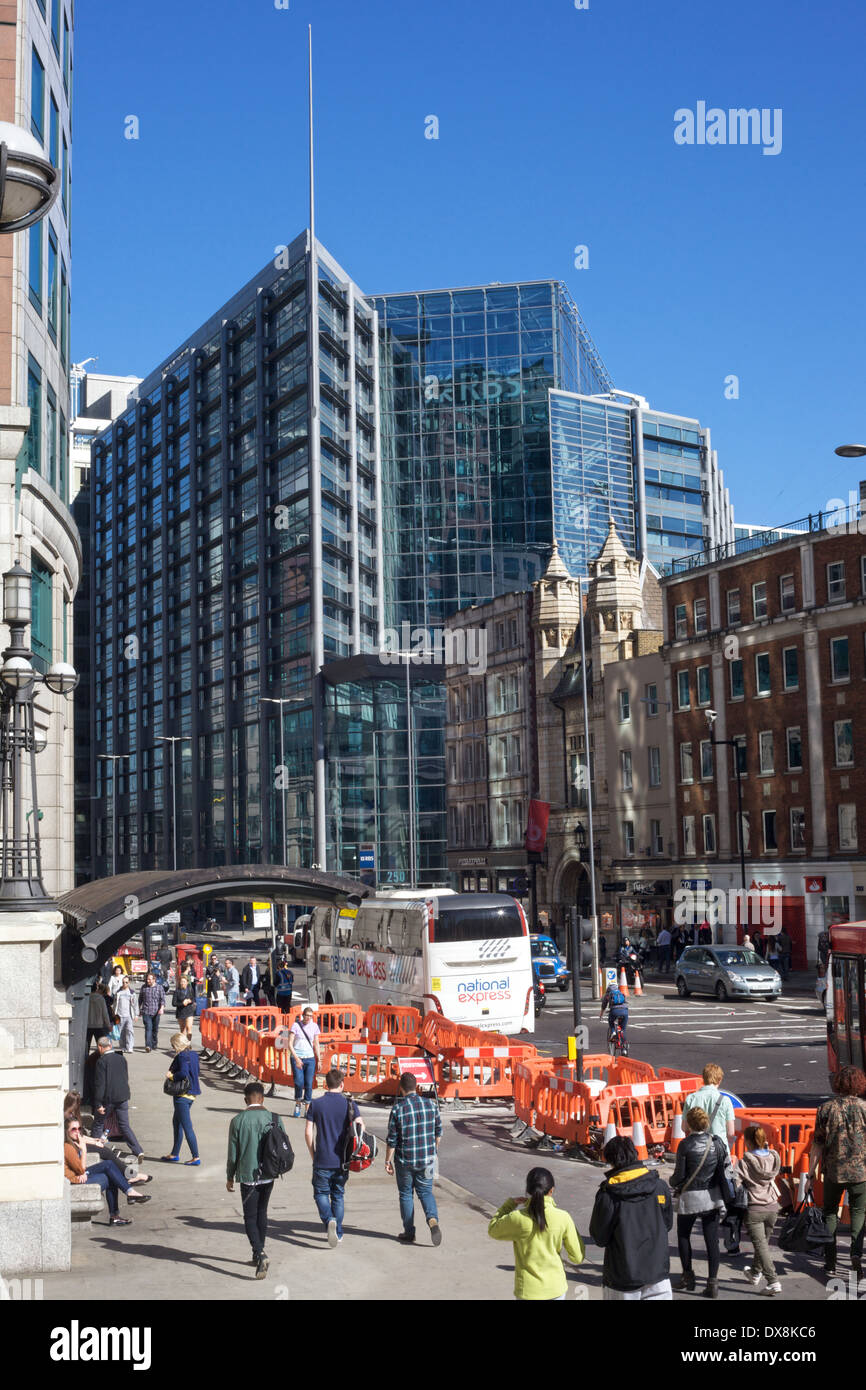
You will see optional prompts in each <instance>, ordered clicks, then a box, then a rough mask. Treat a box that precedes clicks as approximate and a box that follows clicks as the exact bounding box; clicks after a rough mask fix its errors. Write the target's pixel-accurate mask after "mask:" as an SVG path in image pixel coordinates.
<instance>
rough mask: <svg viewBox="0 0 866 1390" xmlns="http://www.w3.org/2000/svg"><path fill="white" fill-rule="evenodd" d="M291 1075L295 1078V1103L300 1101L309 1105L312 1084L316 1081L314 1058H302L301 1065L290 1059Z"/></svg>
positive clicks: (311, 1095) (311, 1096)
mask: <svg viewBox="0 0 866 1390" xmlns="http://www.w3.org/2000/svg"><path fill="white" fill-rule="evenodd" d="M292 1075H293V1076H294V1078H295V1102H296V1103H300V1102H301V1101H302V1100H304V1101H306V1103H307V1105H309V1103H310V1101H311V1100H312V1099H313V1083H314V1082H315V1080H316V1059H315V1057H304V1058H303V1060H302V1062H301V1065H300V1066H299V1065H298V1063H297V1062H296V1061H295V1060H294V1058H292Z"/></svg>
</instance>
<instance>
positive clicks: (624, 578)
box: [588, 517, 644, 641]
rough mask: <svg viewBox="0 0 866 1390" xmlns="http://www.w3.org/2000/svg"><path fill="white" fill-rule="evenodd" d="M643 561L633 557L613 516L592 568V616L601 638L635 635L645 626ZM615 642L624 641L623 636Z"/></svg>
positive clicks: (590, 566)
mask: <svg viewBox="0 0 866 1390" xmlns="http://www.w3.org/2000/svg"><path fill="white" fill-rule="evenodd" d="M640 568H641V567H640V561H639V560H635V559H634V558H633V557H632V556H631V555H629V553H628V551H627V550H626V548H625V546H624V545H623V543H622V541H621V540H620V538H619V536H618V535H617V531H616V524H615V522H614V520H613V517H611V519H610V526H609V529H608V533H607V539H606V541H605V543H604V545H603V546H602V548H601V550H600V552H599V554H598V557H597V558H596V559H595V560H591V561H590V563H589V565H588V570H589V575H590V578H591V580H592V583H591V584H590V589H589V593H590V614H591V616H592V617H593V618H594V626H595V627H596V629H597V631H598V633H599V635H601V634H602V633H611V634H622V635H623V636H625V635H626V634H627V633H630V632H633V631H635V630H636V629H638V628H640V627H642V626H643V618H642V613H643V606H644V601H643V594H642V592H641V574H640ZM615 640H617V641H618V640H620V638H619V636H617V637H616V638H615Z"/></svg>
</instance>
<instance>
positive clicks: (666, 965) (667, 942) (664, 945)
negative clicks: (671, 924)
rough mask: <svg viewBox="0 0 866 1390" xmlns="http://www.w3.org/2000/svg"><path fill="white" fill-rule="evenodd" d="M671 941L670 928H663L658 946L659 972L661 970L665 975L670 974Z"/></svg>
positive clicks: (659, 935)
mask: <svg viewBox="0 0 866 1390" xmlns="http://www.w3.org/2000/svg"><path fill="white" fill-rule="evenodd" d="M671 941H672V937H671V933H670V932H669V931H668V928H667V927H662V929H661V931H660V932H659V934H658V939H657V941H656V945H657V946H658V948H659V970H661V971H662V972H663V973H664V974H665V975H667V974H669V973H670V968H671V950H672V946H671Z"/></svg>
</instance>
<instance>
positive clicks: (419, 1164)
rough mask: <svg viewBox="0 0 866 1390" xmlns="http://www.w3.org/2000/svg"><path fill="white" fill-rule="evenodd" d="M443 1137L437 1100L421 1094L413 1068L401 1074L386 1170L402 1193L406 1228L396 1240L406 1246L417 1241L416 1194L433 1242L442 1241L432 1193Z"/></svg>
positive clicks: (393, 1111) (391, 1119)
mask: <svg viewBox="0 0 866 1390" xmlns="http://www.w3.org/2000/svg"><path fill="white" fill-rule="evenodd" d="M441 1138H442V1116H441V1115H440V1113H439V1106H438V1104H437V1102H436V1101H435V1100H431V1099H430V1098H429V1097H427V1096H419V1094H418V1082H417V1081H416V1080H415V1077H414V1076H413V1075H412V1073H411V1072H410V1071H404V1073H403V1075H402V1076H401V1077H400V1097H399V1099H398V1100H396V1101H395V1102H394V1104H393V1106H392V1107H391V1116H390V1119H389V1121H388V1147H387V1150H386V1153H385V1172H386V1173H393V1174H394V1175H395V1177H396V1179H397V1191H398V1192H399V1194H400V1216H401V1218H402V1221H403V1230H402V1232H401V1233H400V1235H398V1237H397V1239H398V1240H399V1241H402V1243H403V1244H404V1245H411V1244H412V1243H413V1242H414V1240H415V1196H416V1194H417V1197H418V1201H419V1202H420V1203H421V1208H422V1210H423V1212H424V1216H425V1219H426V1221H427V1225H428V1226H429V1228H430V1239H431V1241H432V1242H433V1244H434V1245H441V1244H442V1227H441V1226H440V1225H439V1211H438V1208H437V1206H436V1198H435V1197H434V1195H433V1178H434V1176H435V1170H436V1155H437V1153H438V1150H439V1140H440V1139H441Z"/></svg>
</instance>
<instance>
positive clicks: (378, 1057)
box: [323, 1043, 426, 1096]
mask: <svg viewBox="0 0 866 1390" xmlns="http://www.w3.org/2000/svg"><path fill="white" fill-rule="evenodd" d="M323 1056H324V1057H325V1058H326V1059H327V1065H328V1067H329V1068H330V1067H339V1068H340V1071H341V1072H342V1073H343V1077H344V1080H343V1086H344V1089H345V1090H346V1091H349V1092H351V1093H352V1094H354V1095H365V1094H373V1095H379V1096H396V1095H397V1092H398V1091H399V1089H400V1077H401V1076H402V1074H403V1072H404V1071H405V1070H407V1068H406V1067H405V1066H404V1065H403V1062H404V1059H406V1058H418V1059H419V1060H426V1059H425V1058H424V1053H423V1052H422V1051H421V1049H420V1048H417V1047H399V1046H397V1045H395V1044H394V1043H387V1044H382V1043H343V1044H340V1045H338V1046H337V1047H335V1048H328V1050H327V1053H325V1054H323Z"/></svg>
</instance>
